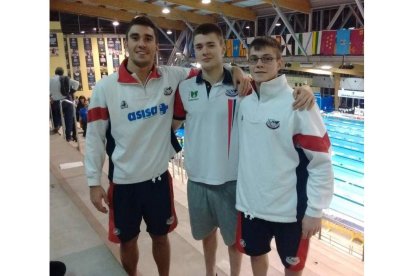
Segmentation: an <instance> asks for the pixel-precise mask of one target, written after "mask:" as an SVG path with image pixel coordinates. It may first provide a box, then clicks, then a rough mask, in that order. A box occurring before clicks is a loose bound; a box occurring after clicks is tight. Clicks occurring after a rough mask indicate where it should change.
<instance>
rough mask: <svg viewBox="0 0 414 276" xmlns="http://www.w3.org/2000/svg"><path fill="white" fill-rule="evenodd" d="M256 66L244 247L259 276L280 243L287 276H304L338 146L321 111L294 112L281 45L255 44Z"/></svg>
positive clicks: (245, 105)
mask: <svg viewBox="0 0 414 276" xmlns="http://www.w3.org/2000/svg"><path fill="white" fill-rule="evenodd" d="M248 60H249V64H250V65H249V67H250V72H251V74H252V77H253V79H254V85H253V88H254V91H255V92H254V93H252V94H251V95H249V96H247V97H245V98H244V99H243V100H242V101H241V103H240V107H239V113H238V115H237V120H238V122H237V123H238V127H239V165H238V177H237V198H236V209H237V210H238V211H239V215H238V226H237V247H238V249H239V250H240V252H243V253H245V254H247V255H249V256H250V259H251V265H252V270H253V274H254V276H265V275H267V270H268V267H269V260H268V256H267V253H268V252H269V251H270V250H271V248H270V243H271V240H272V239H273V237H274V238H275V240H276V247H277V252H278V253H279V257H280V260H281V261H282V263H283V265H284V266H285V275H287V276H298V275H301V274H302V271H303V268H304V266H305V263H306V257H307V254H308V248H309V239H310V238H311V236H312V235H314V234H316V233H317V232H318V231H319V230H320V229H321V217H322V210H323V209H325V208H328V207H329V204H330V202H331V200H332V195H333V170H332V161H331V143H330V141H329V137H328V134H327V132H326V128H325V125H324V123H323V120H322V117H321V115H320V110H319V108H318V107H317V105H315V106H314V107H313V108H312V109H310V110H305V111H303V112H298V111H295V110H292V108H291V106H292V103H293V98H292V92H293V89H292V88H291V87H290V86H289V85H288V83H287V80H286V76H285V75H280V76H278V72H279V70H280V69H281V67H282V64H283V63H282V57H281V51H280V45H279V43H278V42H276V40H274V39H272V38H271V37H258V38H255V39H254V40H253V41H252V43H251V44H250V46H249V58H248ZM258 111H260V112H258ZM186 158H187V156H186Z"/></svg>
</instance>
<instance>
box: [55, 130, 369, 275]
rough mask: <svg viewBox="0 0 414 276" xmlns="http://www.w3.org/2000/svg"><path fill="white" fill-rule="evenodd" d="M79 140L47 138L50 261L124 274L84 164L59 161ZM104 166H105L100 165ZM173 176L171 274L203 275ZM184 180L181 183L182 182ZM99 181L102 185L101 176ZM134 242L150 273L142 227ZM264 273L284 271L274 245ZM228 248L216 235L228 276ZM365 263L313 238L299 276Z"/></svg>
mask: <svg viewBox="0 0 414 276" xmlns="http://www.w3.org/2000/svg"><path fill="white" fill-rule="evenodd" d="M83 150H84V140H83V138H82V137H81V138H80V151H79V150H78V149H77V145H76V144H75V143H72V142H71V143H68V142H66V141H64V139H62V137H61V136H60V135H57V134H55V135H51V136H50V259H51V260H59V261H63V262H64V263H65V264H66V266H67V274H66V275H68V276H74V275H76V276H80V275H82V276H89V275H103V276H106V275H108V276H112V275H115V276H117V275H120V276H121V275H126V274H125V273H124V271H123V269H122V267H121V265H120V262H119V247H118V245H115V244H113V243H111V242H109V241H108V240H107V238H106V237H107V224H108V217H107V215H105V214H102V213H99V212H98V211H96V210H95V208H94V207H93V205H92V204H91V202H90V200H89V188H88V187H87V184H86V177H85V174H84V167H83V166H80V167H74V168H69V169H61V165H62V164H67V163H73V162H83V154H82V153H83ZM105 167H107V166H105ZM170 172H171V173H172V174H173V175H174V176H175V177H174V197H175V208H176V213H177V216H178V220H179V224H178V226H177V228H176V230H175V231H173V232H172V233H171V234H170V235H169V237H170V242H171V248H172V249H171V250H172V254H171V270H170V272H171V273H170V275H171V276H203V275H205V274H204V261H203V254H202V245H201V242H199V241H195V240H194V239H193V238H192V236H191V232H190V225H189V217H188V205H187V195H186V185H185V178H184V177H183V176H182V175H181V171H180V170H178V168H177V166H174V167H173V166H170ZM183 180H184V181H183ZM102 183H103V185H104V187H105V185H107V184H105V183H107V179H106V175H103V176H102ZM141 231H142V232H141V234H140V238H139V241H138V244H139V248H140V260H139V264H138V270H139V275H140V276H153V275H154V276H155V275H157V270H156V266H155V262H154V260H153V258H152V255H151V253H150V252H151V240H150V238H149V236H148V234H147V233H146V232H145V225H141ZM269 260H270V267H269V273H268V275H269V276H278V275H283V266H282V264H281V262H280V261H279V258H278V256H277V253H276V251H275V248H274V245H273V246H272V251H271V252H270V254H269ZM229 268H230V265H229V262H228V254H227V248H226V247H225V246H224V243H223V241H222V240H221V237H220V238H219V247H218V252H217V272H218V275H219V276H224V275H229V274H230V273H229V270H230V269H229ZM363 270H364V263H363V262H361V261H360V260H359V259H357V258H355V257H353V256H350V255H348V254H344V253H343V252H339V251H338V250H336V249H334V248H332V247H330V246H329V245H327V244H326V243H325V242H322V241H319V240H318V239H316V238H312V240H311V249H310V252H309V255H308V260H307V265H306V268H305V270H304V273H303V275H304V276H317V275H320V276H322V275H323V276H335V275H343V276H354V275H355V276H360V275H364V272H363ZM251 275H253V274H252V271H251V268H250V260H249V258H248V257H247V256H243V263H242V272H241V275H240V276H251Z"/></svg>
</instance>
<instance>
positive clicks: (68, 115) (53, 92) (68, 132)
mask: <svg viewBox="0 0 414 276" xmlns="http://www.w3.org/2000/svg"><path fill="white" fill-rule="evenodd" d="M63 73H64V71H63V68H62V67H57V68H56V70H55V75H54V76H53V77H52V78H51V79H50V86H49V90H50V97H51V99H52V117H53V124H54V127H55V128H54V130H53V131H54V133H57V132H58V130H59V128H60V127H61V125H62V120H61V116H60V112H61V110H60V101H61V100H65V99H66V100H68V101H73V99H72V98H71V97H72V95H71V94H68V95H63V94H62V93H61V78H63ZM78 88H79V82H78V81H76V80H73V79H71V78H69V89H73V90H75V91H76V90H77V89H78ZM62 112H63V117H64V120H65V126H66V129H65V136H66V140H67V141H71V140H72V130H73V127H72V126H73V105H72V104H70V103H69V102H67V101H63V102H62ZM68 126H69V127H68Z"/></svg>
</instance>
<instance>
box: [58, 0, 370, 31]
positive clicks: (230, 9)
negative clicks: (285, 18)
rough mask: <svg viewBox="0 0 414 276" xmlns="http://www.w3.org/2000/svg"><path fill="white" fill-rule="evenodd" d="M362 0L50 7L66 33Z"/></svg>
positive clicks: (155, 0)
mask: <svg viewBox="0 0 414 276" xmlns="http://www.w3.org/2000/svg"><path fill="white" fill-rule="evenodd" d="M361 3H362V4H363V1H361V0H212V1H211V3H210V4H202V3H201V0H173V1H160V0H83V1H72V0H50V10H51V11H53V12H55V13H51V20H60V21H61V23H62V31H63V32H64V33H79V31H80V29H82V28H85V29H86V30H85V31H86V32H88V31H92V30H93V28H94V27H100V28H101V29H103V28H106V26H107V25H108V24H107V22H109V30H110V31H112V30H113V26H111V25H110V23H111V22H112V21H113V20H117V21H119V22H121V26H119V27H118V30H121V29H122V22H125V23H126V22H129V21H130V20H131V19H132V18H133V17H134V16H136V15H138V14H146V15H148V16H149V17H150V18H151V19H152V20H153V21H154V22H155V23H156V24H157V25H158V27H160V28H163V29H172V30H184V29H186V28H187V26H188V25H191V26H194V25H198V24H200V23H206V22H214V23H219V22H223V17H226V18H228V19H231V20H243V21H255V20H256V18H258V17H263V16H269V15H276V11H275V9H274V8H273V5H275V4H276V5H277V7H278V8H280V10H281V11H282V12H283V13H299V14H309V13H310V12H311V11H316V10H318V9H329V8H338V7H340V6H341V5H354V6H355V5H359V6H361V7H362V4H361ZM165 6H168V7H169V8H170V10H171V12H170V13H169V14H163V13H162V9H163V8H164V7H165ZM56 12H57V13H56ZM73 15H75V16H73ZM78 16H79V17H78ZM59 17H60V18H59ZM86 17H89V18H92V19H94V20H87V19H85V18H86ZM98 19H99V20H98ZM98 23H99V25H100V26H98ZM101 25H102V26H101ZM88 27H90V28H88Z"/></svg>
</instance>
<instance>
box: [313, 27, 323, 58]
mask: <svg viewBox="0 0 414 276" xmlns="http://www.w3.org/2000/svg"><path fill="white" fill-rule="evenodd" d="M321 39H322V32H321V31H317V32H312V55H320V54H321Z"/></svg>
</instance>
